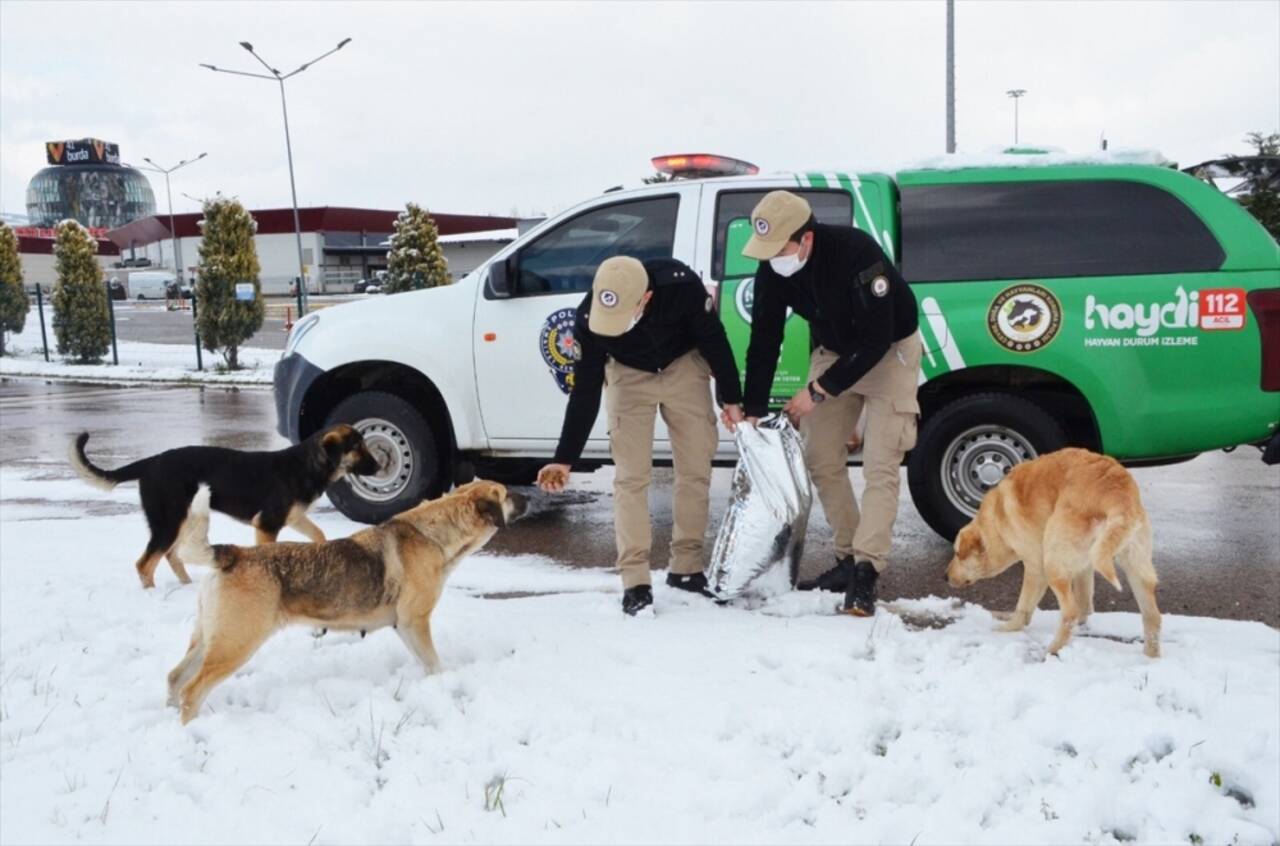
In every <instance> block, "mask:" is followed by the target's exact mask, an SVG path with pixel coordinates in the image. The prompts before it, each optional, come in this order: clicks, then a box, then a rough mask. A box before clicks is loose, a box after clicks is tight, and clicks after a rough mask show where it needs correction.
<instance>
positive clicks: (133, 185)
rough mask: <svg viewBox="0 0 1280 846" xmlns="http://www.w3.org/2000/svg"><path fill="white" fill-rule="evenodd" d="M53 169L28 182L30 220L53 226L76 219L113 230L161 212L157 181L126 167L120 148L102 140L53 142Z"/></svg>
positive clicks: (48, 148)
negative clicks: (154, 185) (154, 186)
mask: <svg viewBox="0 0 1280 846" xmlns="http://www.w3.org/2000/svg"><path fill="white" fill-rule="evenodd" d="M45 155H46V160H47V161H48V162H49V167H46V168H44V169H43V170H41V171H39V172H38V173H36V175H35V176H33V177H31V181H30V182H29V183H28V184H27V217H28V219H29V221H30V223H31V225H33V226H37V227H49V226H54V225H56V224H57V223H58V222H59V221H61V220H66V219H67V218H72V219H74V220H78V221H80V223H82V224H84V225H85V226H87V227H90V228H91V229H113V228H115V227H117V226H123V225H124V224H126V223H128V222H129V221H131V220H136V219H138V218H140V217H147V216H149V215H153V214H155V211H156V200H155V195H154V194H153V193H152V191H151V183H150V182H149V181H148V180H147V178H146V176H144V175H143V174H142V173H141V172H140V171H137V170H134V169H133V168H131V167H127V166H125V165H122V164H120V149H119V148H118V147H117V146H116V145H115V144H111V143H109V142H106V141H99V140H98V139H96V138H82V139H80V140H78V141H50V142H49V143H48V144H46V145H45Z"/></svg>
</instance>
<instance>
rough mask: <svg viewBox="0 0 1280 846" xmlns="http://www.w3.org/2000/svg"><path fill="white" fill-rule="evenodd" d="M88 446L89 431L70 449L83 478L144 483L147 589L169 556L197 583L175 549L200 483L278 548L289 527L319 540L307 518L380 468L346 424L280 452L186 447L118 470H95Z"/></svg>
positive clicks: (142, 568)
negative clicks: (353, 479)
mask: <svg viewBox="0 0 1280 846" xmlns="http://www.w3.org/2000/svg"><path fill="white" fill-rule="evenodd" d="M88 441H89V433H88V432H81V433H80V434H79V435H78V436H76V439H75V442H74V443H73V444H72V446H71V450H70V459H71V466H72V467H74V468H75V470H76V472H77V473H79V474H80V478H82V479H84V480H85V481H86V482H88V483H89V484H91V485H93V486H95V487H99V488H102V489H103V490H111V489H112V488H114V487H115V486H116V485H118V484H120V483H121V482H132V481H134V480H137V481H138V483H139V484H138V487H139V491H140V493H141V495H142V510H143V512H144V513H145V514H146V515H147V525H148V526H149V527H150V529H151V540H150V541H149V542H148V543H147V549H146V551H145V552H143V553H142V557H141V558H139V559H138V564H137V568H138V577H139V578H141V579H142V586H143V587H144V588H149V587H155V578H154V576H155V570H156V567H157V566H159V564H160V559H161V558H162V557H164V556H166V555H167V556H168V558H169V566H171V567H172V568H173V572H174V573H175V574H177V576H178V580H179V581H181V582H182V583H183V584H187V583H189V582H190V581H191V577H190V576H188V575H187V570H186V568H185V567H184V566H183V564H182V561H181V559H179V558H178V556H177V554H176V552H175V551H174V549H173V546H174V542H175V541H176V540H177V539H178V532H179V530H180V529H181V528H182V523H183V521H184V520H186V518H187V509H188V507H189V506H190V505H191V498H192V497H194V496H195V495H196V488H197V487H198V486H199V485H200V483H201V482H203V483H205V484H207V485H209V488H210V490H211V492H212V494H213V500H212V502H211V506H212V508H213V509H214V510H215V511H221V512H222V513H223V514H228V515H230V516H232V517H234V518H236V519H237V520H241V521H243V522H246V523H250V524H252V525H253V527H254V529H255V530H256V535H257V539H258V543H272V542H273V541H275V539H276V535H278V534H279V533H280V530H281V529H283V528H284V527H285V526H292V527H293V528H295V529H297V530H298V531H299V532H302V534H304V535H306V536H307V537H308V538H310V539H311V540H312V541H316V542H319V541H323V540H324V533H323V532H321V531H320V528H319V527H318V526H316V524H315V523H312V522H311V520H309V519H308V518H307V509H308V508H310V507H311V503H313V502H315V501H316V500H317V499H319V498H320V494H322V493H324V491H325V488H327V487H329V485H331V484H333V483H334V482H336V481H338V480H339V479H341V478H342V477H343V476H345V475H347V474H348V473H354V474H355V475H357V476H367V475H370V474H372V473H377V472H378V470H379V469H380V467H379V464H378V460H377V459H376V458H374V457H373V455H372V454H371V453H370V452H369V449H368V448H367V447H366V446H365V443H364V438H363V437H361V435H360V433H359V432H357V431H356V430H355V429H353V428H352V427H351V426H348V425H346V424H345V423H343V424H339V425H337V426H334V427H333V428H331V429H328V430H327V431H324V432H317V433H316V434H314V435H312V436H311V437H310V438H307V439H306V440H305V441H303V442H302V443H300V444H298V445H297V446H292V447H289V448H288V449H282V450H279V451H277V452H240V451H238V450H234V449H224V448H222V447H202V446H192V447H180V448H178V449H171V450H169V451H167V452H162V453H160V454H159V455H153V456H151V457H150V458H144V459H142V460H141V461H135V462H134V463H132V464H129V465H127V466H125V467H121V468H119V469H118V470H104V469H102V468H100V467H95V466H94V465H93V463H92V462H90V461H89V458H88V456H86V455H85V452H84V446H85V444H86V443H88Z"/></svg>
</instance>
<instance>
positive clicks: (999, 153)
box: [794, 144, 1171, 173]
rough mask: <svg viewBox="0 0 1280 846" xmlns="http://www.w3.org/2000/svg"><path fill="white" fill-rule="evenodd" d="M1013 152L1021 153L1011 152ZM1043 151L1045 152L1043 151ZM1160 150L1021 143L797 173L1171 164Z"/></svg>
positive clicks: (798, 171)
mask: <svg viewBox="0 0 1280 846" xmlns="http://www.w3.org/2000/svg"><path fill="white" fill-rule="evenodd" d="M1010 149H1017V150H1020V151H1022V152H1016V153H1011V152H1008V150H1010ZM1041 151H1043V152H1041ZM1169 164H1171V162H1170V161H1169V159H1167V158H1165V156H1164V155H1162V154H1161V153H1160V152H1159V151H1157V150H1147V149H1140V148H1133V149H1116V150H1105V151H1104V150H1094V151H1090V152H1087V153H1068V152H1066V151H1065V150H1062V149H1061V148H1059V147H1053V146H1050V145H1045V144H1019V145H1018V146H1017V147H1016V148H1006V147H995V148H990V149H987V150H984V151H982V152H976V153H943V154H941V155H936V156H928V157H926V158H923V159H898V160H896V161H893V162H883V161H882V162H861V163H859V164H858V166H857V167H854V168H850V167H849V166H847V165H845V166H841V167H813V168H799V169H797V170H795V171H794V172H795V173H814V172H817V173H830V172H837V173H876V172H879V173H901V172H902V171H908V170H964V169H966V168H978V167H1048V166H1051V165H1165V166H1167V165H1169Z"/></svg>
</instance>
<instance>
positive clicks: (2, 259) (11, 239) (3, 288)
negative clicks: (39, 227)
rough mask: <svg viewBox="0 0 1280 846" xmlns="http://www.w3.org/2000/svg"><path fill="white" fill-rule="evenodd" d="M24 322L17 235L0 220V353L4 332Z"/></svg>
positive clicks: (1, 352)
mask: <svg viewBox="0 0 1280 846" xmlns="http://www.w3.org/2000/svg"><path fill="white" fill-rule="evenodd" d="M26 322H27V292H26V291H24V290H23V288H22V262H21V261H20V260H19V259H18V235H17V233H15V232H14V231H13V230H12V229H10V228H9V227H8V225H6V224H5V223H4V222H0V355H4V336H5V333H7V332H21V331H22V327H23V326H24V325H25V324H26Z"/></svg>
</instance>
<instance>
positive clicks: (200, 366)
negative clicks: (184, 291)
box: [191, 292, 204, 370]
mask: <svg viewBox="0 0 1280 846" xmlns="http://www.w3.org/2000/svg"><path fill="white" fill-rule="evenodd" d="M199 302H200V299H199V297H196V296H195V295H194V292H193V294H192V297H191V328H192V329H193V330H194V331H195V335H196V370H204V358H203V357H202V356H201V355H200V321H199V317H200V306H199V305H198V303H199Z"/></svg>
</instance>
